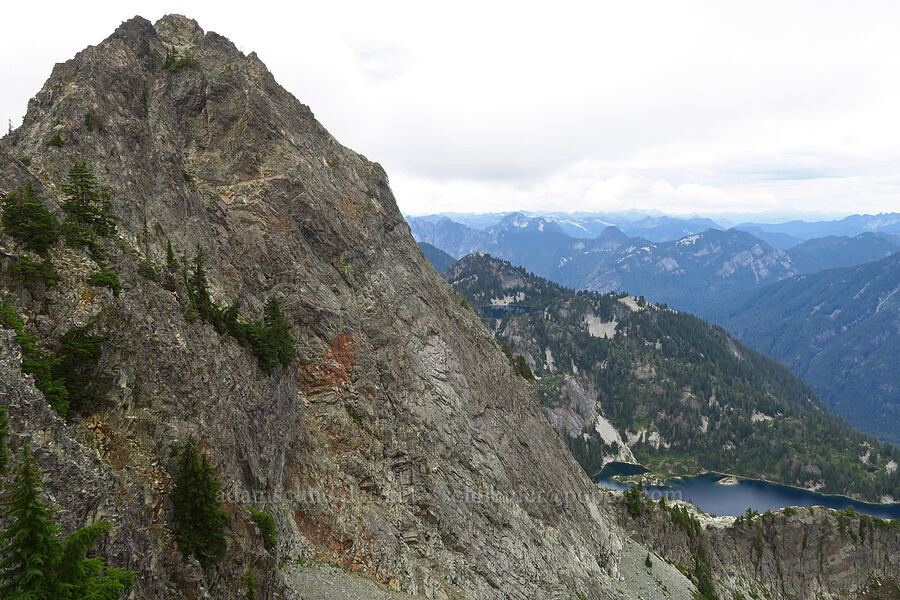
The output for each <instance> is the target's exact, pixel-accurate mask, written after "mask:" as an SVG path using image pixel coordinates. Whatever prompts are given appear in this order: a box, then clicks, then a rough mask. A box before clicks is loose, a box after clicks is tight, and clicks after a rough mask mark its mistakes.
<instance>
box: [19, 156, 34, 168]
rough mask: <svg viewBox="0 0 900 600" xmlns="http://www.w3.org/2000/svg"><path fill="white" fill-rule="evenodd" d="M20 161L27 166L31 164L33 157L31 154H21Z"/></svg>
mask: <svg viewBox="0 0 900 600" xmlns="http://www.w3.org/2000/svg"><path fill="white" fill-rule="evenodd" d="M19 162H20V163H22V164H23V165H25V166H26V167H30V166H31V157H30V156H20V157H19Z"/></svg>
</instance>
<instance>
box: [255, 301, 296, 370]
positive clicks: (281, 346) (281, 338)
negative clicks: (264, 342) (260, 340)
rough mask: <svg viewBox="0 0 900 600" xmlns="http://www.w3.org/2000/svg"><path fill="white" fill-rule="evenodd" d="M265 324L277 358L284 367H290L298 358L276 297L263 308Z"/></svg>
mask: <svg viewBox="0 0 900 600" xmlns="http://www.w3.org/2000/svg"><path fill="white" fill-rule="evenodd" d="M263 323H264V324H265V326H266V330H267V333H268V337H269V341H270V343H271V345H272V347H273V349H274V353H275V357H276V358H277V360H278V362H279V363H281V365H282V366H285V367H286V366H288V365H289V364H291V361H293V360H294V357H295V356H296V352H295V350H294V338H293V337H292V336H291V330H290V328H289V327H288V322H287V319H285V318H284V313H283V312H281V305H280V304H279V303H278V299H277V298H275V297H274V296H272V297H271V298H269V299H268V300H267V301H266V305H265V306H264V307H263Z"/></svg>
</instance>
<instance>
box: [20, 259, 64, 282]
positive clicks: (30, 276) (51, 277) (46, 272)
mask: <svg viewBox="0 0 900 600" xmlns="http://www.w3.org/2000/svg"><path fill="white" fill-rule="evenodd" d="M9 274H10V275H11V276H12V278H13V280H14V281H21V282H22V283H23V284H25V285H26V286H29V287H30V286H32V285H34V284H35V283H38V282H43V284H44V285H47V286H50V285H53V284H55V283H56V282H57V281H59V275H57V274H56V271H54V270H53V264H52V263H51V262H50V259H48V258H45V259H44V260H42V261H41V262H37V261H34V260H31V259H29V258H27V257H25V256H20V257H19V258H18V262H16V263H15V264H13V265H10V267H9Z"/></svg>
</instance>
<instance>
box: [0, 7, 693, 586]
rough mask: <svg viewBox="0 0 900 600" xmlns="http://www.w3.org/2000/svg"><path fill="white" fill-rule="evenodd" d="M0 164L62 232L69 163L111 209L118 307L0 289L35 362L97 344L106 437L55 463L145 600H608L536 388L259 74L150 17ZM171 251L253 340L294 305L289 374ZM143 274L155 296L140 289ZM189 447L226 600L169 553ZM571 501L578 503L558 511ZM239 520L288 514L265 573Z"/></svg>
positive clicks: (365, 169)
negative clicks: (237, 313)
mask: <svg viewBox="0 0 900 600" xmlns="http://www.w3.org/2000/svg"><path fill="white" fill-rule="evenodd" d="M57 136H58V141H59V143H55V144H49V143H48V142H50V141H51V140H53V139H54V138H55V137H57ZM0 150H2V153H3V154H5V157H4V159H3V160H2V161H0V166H2V165H4V164H5V165H7V166H9V168H6V167H2V168H0V190H2V191H8V190H11V189H13V188H14V187H16V186H19V185H22V183H23V182H24V181H25V180H26V179H28V178H33V179H34V180H36V181H40V182H42V184H43V189H44V190H45V192H46V198H45V199H46V202H47V203H48V204H49V205H50V206H51V208H52V209H53V210H56V211H58V209H59V206H58V204H59V200H60V196H59V191H60V189H61V185H62V183H63V182H64V181H65V177H66V173H67V171H68V170H69V169H70V168H71V166H72V164H73V163H74V162H75V161H81V160H83V161H86V163H87V164H88V166H89V167H90V168H91V169H92V170H93V172H94V173H95V175H96V177H97V180H98V182H99V184H100V185H101V186H103V187H106V188H108V190H109V194H110V200H111V202H112V209H113V210H112V212H113V214H114V215H115V218H116V221H117V225H118V235H117V237H116V238H115V239H114V240H113V241H112V242H111V243H109V244H108V249H107V252H108V261H107V262H108V266H109V267H110V268H111V269H114V270H115V271H116V272H117V273H118V274H119V278H120V279H121V281H122V282H123V283H122V291H121V294H120V296H119V297H118V298H114V297H112V296H110V295H107V294H103V293H97V292H96V291H95V290H96V288H93V287H91V286H89V285H88V283H87V280H88V278H89V275H90V274H91V272H92V271H93V270H96V268H97V267H96V265H94V264H93V263H92V262H91V261H90V259H89V258H87V257H86V255H84V253H79V252H76V251H75V250H71V249H68V248H63V247H60V248H59V249H57V250H54V252H55V253H56V254H55V255H54V262H55V264H57V265H58V268H59V270H60V274H61V276H62V280H61V282H60V283H59V284H58V286H57V287H55V288H54V290H50V291H49V292H47V293H46V294H45V295H44V296H43V297H41V296H39V295H37V294H32V293H30V292H29V291H27V290H24V288H22V287H21V286H19V287H16V284H14V283H13V282H11V281H9V280H8V278H6V276H5V275H4V276H3V277H4V279H3V280H2V281H3V285H4V287H5V289H8V290H12V291H11V292H10V297H11V298H12V299H13V304H14V307H15V309H16V310H17V311H18V312H19V313H20V314H22V315H23V316H25V317H26V318H27V320H28V321H29V324H30V325H29V326H31V327H33V328H34V330H35V333H36V334H38V335H39V337H40V338H41V340H42V341H43V343H46V344H53V343H55V340H57V339H58V338H59V336H60V335H61V333H62V332H64V331H66V329H67V328H69V327H72V326H73V325H83V324H90V325H91V327H92V328H93V330H95V331H97V332H98V333H102V334H103V335H105V336H106V339H107V341H106V342H105V345H104V348H105V349H106V350H104V354H103V358H102V361H101V365H100V372H101V373H100V379H101V382H102V385H101V387H102V389H103V393H104V396H105V398H106V401H105V403H104V405H103V410H102V411H101V412H100V413H99V414H97V415H93V416H90V417H86V418H88V419H89V422H90V423H92V425H91V427H92V429H88V430H87V431H85V426H84V424H82V423H80V422H77V421H76V422H70V423H69V424H68V425H63V424H62V423H61V422H60V423H57V424H56V425H54V426H53V427H55V428H56V430H57V431H58V433H57V435H59V436H62V437H64V438H66V439H73V440H75V439H77V440H82V441H79V442H73V443H79V444H87V445H96V447H98V448H99V449H100V450H99V452H100V456H101V458H102V461H101V462H100V463H99V464H96V465H84V464H80V463H75V462H73V461H74V458H71V457H67V456H65V455H60V454H58V453H54V452H51V451H50V450H43V451H41V452H42V453H41V460H42V461H43V465H44V468H45V469H46V470H47V472H48V477H49V479H50V481H49V482H48V485H49V487H50V489H52V490H53V492H54V494H56V495H58V497H59V498H61V499H62V501H63V502H65V503H66V504H67V506H70V507H71V508H72V510H71V511H70V512H69V513H67V515H68V517H67V518H68V519H69V522H68V524H69V525H75V524H79V521H80V519H81V518H83V517H82V516H83V515H103V516H106V517H107V518H108V520H110V522H112V523H114V525H115V526H116V527H117V531H122V532H135V534H134V535H128V534H124V535H118V536H117V537H116V538H115V540H114V541H113V542H112V546H111V554H112V555H113V556H114V557H117V558H118V560H119V564H122V566H125V567H130V568H135V569H137V570H139V571H141V572H143V573H146V575H145V576H142V577H139V578H138V581H137V584H136V588H135V589H136V595H137V597H140V598H151V597H152V598H156V597H172V598H178V597H192V598H193V597H204V596H203V594H204V593H205V592H201V590H203V589H209V590H210V593H212V594H213V595H214V596H215V597H217V598H237V597H238V596H239V595H240V596H242V594H243V591H242V588H241V586H240V584H239V578H240V577H241V576H243V575H244V574H246V569H247V567H248V565H253V566H254V568H256V569H257V573H258V576H259V577H260V578H261V580H262V583H261V585H262V589H263V590H264V593H265V594H270V595H272V597H298V595H299V594H300V593H301V591H302V589H301V588H302V586H301V584H299V583H298V579H297V578H298V577H300V575H298V574H297V573H295V572H294V571H291V570H290V569H288V570H285V571H279V570H278V569H277V568H276V563H277V561H276V556H277V560H278V561H280V560H281V559H282V558H284V557H286V556H291V557H296V556H298V555H301V556H304V557H305V558H306V559H308V560H310V559H311V560H317V561H321V562H330V563H338V564H341V565H344V566H346V567H349V568H351V569H353V570H356V571H360V572H362V573H364V574H366V575H367V576H368V577H370V578H372V579H374V580H376V581H381V582H384V583H385V584H388V585H390V586H391V587H394V588H396V589H402V590H404V591H407V592H410V593H419V594H427V595H428V596H429V597H437V598H461V597H466V598H498V597H509V598H530V597H538V596H551V595H553V594H559V593H563V591H564V590H575V591H577V593H580V594H582V595H583V596H584V597H586V598H605V597H609V593H608V592H607V591H606V590H607V589H608V587H609V586H608V585H607V584H604V583H603V582H604V581H605V582H611V581H612V578H613V577H614V576H615V574H616V572H617V559H616V556H617V555H618V551H619V548H620V547H621V541H620V538H619V537H618V535H617V534H616V533H615V530H614V528H613V527H612V526H611V525H610V524H609V523H608V521H607V520H606V519H605V518H604V517H603V516H602V515H601V514H600V513H599V512H598V510H597V506H599V496H598V494H599V492H598V491H597V490H596V489H595V488H594V486H593V485H592V483H591V482H590V480H588V479H587V478H586V477H585V476H584V475H583V473H582V472H581V471H580V469H579V467H578V465H577V464H576V463H575V462H574V460H573V459H572V458H571V456H570V455H568V453H567V452H566V451H565V448H564V447H563V445H562V444H561V443H560V441H559V440H558V439H557V438H556V436H555V434H554V433H553V432H552V430H551V429H550V427H549V425H548V424H547V422H546V421H545V420H544V419H543V417H542V416H541V414H540V412H539V409H538V408H537V404H536V402H535V398H534V390H533V389H532V388H531V387H530V386H528V385H527V384H525V383H524V382H523V381H521V380H520V379H517V378H516V377H515V375H514V374H513V373H512V371H511V369H510V368H509V366H508V363H507V362H506V359H505V357H504V356H503V354H502V353H501V352H500V351H499V349H498V348H497V346H496V344H495V343H494V341H493V340H492V339H491V338H490V336H489V335H488V333H487V332H486V330H485V329H484V328H483V327H482V326H481V324H480V322H478V320H477V318H476V317H475V315H474V314H472V313H471V311H470V310H469V309H468V308H466V307H465V306H463V305H461V304H460V303H459V301H458V300H457V299H456V297H455V296H454V295H453V294H452V292H451V290H450V289H449V288H448V287H447V286H446V284H445V283H444V282H443V281H442V280H441V279H440V278H439V277H438V276H437V274H436V273H435V272H434V270H433V269H432V268H431V267H430V266H429V265H428V263H427V261H426V260H425V258H424V257H423V256H422V254H421V252H420V251H419V249H418V247H417V246H416V244H415V242H414V240H413V239H412V237H411V235H410V232H409V228H408V226H407V225H406V223H405V222H404V220H403V217H402V215H401V214H400V212H399V210H398V209H397V206H396V202H395V201H394V198H393V195H392V193H391V190H390V188H389V187H388V182H387V177H386V175H385V173H384V171H383V170H382V169H381V167H380V166H378V165H377V164H375V163H372V162H369V161H368V160H366V159H365V158H364V157H362V156H360V155H359V154H356V153H355V152H352V151H350V150H348V149H347V148H345V147H343V146H342V145H340V144H339V143H338V142H337V141H335V140H334V138H333V137H332V136H331V135H330V134H329V133H328V132H327V131H326V130H325V129H324V128H323V127H322V126H321V125H320V124H319V123H318V122H317V121H316V120H315V118H314V117H313V115H312V113H311V112H310V110H309V109H308V108H307V107H306V106H304V105H303V104H301V103H300V102H299V101H298V100H297V99H296V98H294V97H293V96H291V95H290V94H289V93H288V92H287V91H285V90H284V88H282V87H281V86H280V85H278V84H277V83H276V82H275V79H274V78H273V77H272V75H271V74H270V73H269V72H268V70H267V69H266V67H265V65H263V64H262V63H261V62H260V61H259V60H258V59H257V58H256V56H255V55H253V54H251V55H249V56H245V55H243V54H242V53H240V52H239V51H238V50H237V49H236V48H235V47H234V45H233V44H231V43H230V42H228V41H227V40H226V39H225V38H223V37H221V36H219V35H216V34H213V33H205V34H204V33H203V30H202V29H201V28H200V27H199V26H198V25H197V24H196V23H195V22H194V21H191V20H189V19H186V18H184V17H180V16H171V15H170V16H167V17H164V18H163V19H161V20H160V21H159V22H157V23H156V24H154V25H152V26H151V25H150V24H149V23H148V22H147V21H146V20H144V19H142V18H139V17H136V18H134V19H131V20H129V21H128V22H126V23H124V24H123V25H122V26H120V27H119V28H118V29H117V30H116V32H115V33H114V34H113V35H111V36H110V37H108V38H107V39H106V40H104V41H103V42H101V43H100V44H98V45H97V46H92V47H89V48H87V49H85V50H84V51H82V52H80V53H79V54H78V55H76V56H75V57H74V58H72V59H71V60H69V61H67V62H65V63H62V64H60V65H57V66H56V67H55V68H54V70H53V73H52V74H51V76H50V78H49V79H48V81H47V83H46V84H45V85H44V86H43V88H42V89H41V90H40V91H39V92H38V94H37V95H36V97H35V98H34V100H33V101H32V102H30V104H29V107H28V111H27V115H26V117H25V119H24V122H23V125H22V126H21V127H20V128H19V129H17V130H15V131H14V132H13V133H12V134H11V135H9V136H7V137H6V138H4V139H3V140H2V142H0ZM10 157H28V161H27V162H28V167H27V169H26V168H25V167H24V163H20V164H14V161H13V160H12V159H11V158H10ZM7 241H8V240H5V238H4V244H6V242H7ZM169 243H171V245H172V247H173V248H174V250H175V254H176V258H177V259H178V260H179V261H180V262H181V263H182V264H186V263H188V262H189V261H190V260H191V258H192V257H193V256H194V254H195V252H196V248H197V247H202V248H203V249H204V251H205V254H206V256H207V259H208V260H207V272H208V276H209V286H210V291H211V293H212V296H213V299H214V300H215V301H216V302H218V303H219V304H220V305H222V306H227V305H228V304H230V303H231V302H233V301H237V302H239V303H240V307H241V309H240V310H241V311H242V313H243V314H245V315H247V317H248V318H257V317H258V316H259V314H260V312H261V307H262V304H263V302H264V301H265V300H266V298H268V297H271V296H275V297H277V298H280V299H281V303H282V307H283V309H284V312H285V315H286V317H287V320H288V321H289V323H290V325H291V331H292V335H293V337H294V338H295V340H296V344H297V355H298V360H297V363H296V364H295V365H292V366H291V367H290V368H287V369H282V368H279V369H278V370H276V372H275V373H274V374H272V375H266V374H264V373H262V372H261V371H259V369H258V367H257V366H256V360H255V359H254V358H253V356H252V355H250V354H249V353H248V352H247V351H246V349H244V348H242V347H241V346H240V345H238V344H236V343H234V342H233V341H232V340H231V339H230V338H229V337H227V336H220V335H219V334H217V333H216V331H215V330H214V329H213V328H212V327H211V326H210V325H208V324H206V323H202V322H196V321H194V322H191V321H189V320H186V319H185V317H184V306H185V303H186V302H187V301H188V298H187V296H186V291H185V287H184V285H183V283H182V282H181V278H180V276H179V274H178V273H177V271H176V272H168V271H167V270H166V267H165V265H166V256H165V254H166V247H167V244H169ZM3 249H4V250H5V251H6V252H7V253H8V255H11V251H12V245H11V242H10V244H8V245H4V247H3ZM145 262H149V263H150V264H151V265H154V266H155V267H156V268H157V269H158V270H160V271H162V273H163V276H162V277H161V278H160V282H159V283H156V282H154V281H152V280H147V279H145V278H144V277H142V276H141V275H140V274H139V268H140V267H141V265H142V263H145ZM5 293H6V292H5ZM10 360H14V359H10ZM23 385H25V384H23V383H22V382H21V381H18V380H16V382H14V385H13V389H16V390H18V389H19V388H20V387H21V386H23ZM32 397H33V394H32V395H29V394H28V393H25V392H24V391H23V392H22V393H21V398H23V400H21V402H23V403H24V402H26V399H28V398H32ZM29 406H31V409H30V412H25V411H21V410H16V409H11V410H10V414H11V419H12V421H13V429H14V430H15V431H18V432H24V433H23V434H22V435H24V436H26V437H29V436H31V437H32V439H33V440H34V445H35V446H38V447H39V446H41V444H40V441H39V440H40V439H41V437H40V435H41V434H40V431H42V430H43V429H44V428H45V423H46V422H47V420H46V418H45V417H46V415H45V417H41V419H38V417H37V416H35V415H38V414H44V413H46V411H49V409H48V408H47V407H35V406H32V405H31V404H29ZM39 409H40V410H39ZM41 410H43V411H44V413H41ZM47 418H49V417H47ZM190 435H193V436H194V437H195V438H196V439H198V440H199V442H200V443H201V444H202V446H203V447H205V448H208V449H209V451H210V453H211V455H212V456H213V457H214V462H215V467H216V469H217V472H218V473H219V474H220V477H221V479H222V480H223V482H224V490H225V492H226V497H227V498H228V501H227V502H226V510H227V511H228V512H229V513H230V514H231V515H232V521H231V525H230V526H229V550H228V552H227V553H226V555H225V557H224V558H223V560H222V562H221V564H220V565H219V570H218V572H217V575H216V578H214V579H210V578H208V576H207V575H204V574H203V573H202V572H201V571H200V570H199V567H198V566H197V565H196V564H193V563H186V564H182V562H181V559H180V557H179V556H178V555H177V554H176V553H175V552H174V551H173V549H174V548H175V546H174V545H173V541H172V533H171V523H172V516H171V505H170V504H168V503H167V502H168V493H169V490H170V489H171V475H172V473H173V472H174V462H173V461H174V458H173V451H172V448H173V447H175V446H176V445H177V444H180V443H183V442H184V441H185V440H186V439H187V437H188V436H190ZM85 436H86V437H85ZM62 473H69V475H66V478H67V480H68V481H69V483H68V484H64V483H63V482H64V478H63V476H62ZM72 473H75V475H72ZM73 481H74V482H77V483H75V484H74V487H72V486H73V484H72V482H73ZM111 482H114V483H111ZM110 486H112V487H110ZM73 489H79V490H80V489H85V490H93V491H92V492H90V493H88V494H87V495H86V496H81V495H79V496H77V497H74V496H73ZM115 490H119V491H115ZM559 492H564V493H565V494H567V496H566V497H567V498H570V499H571V501H567V502H563V503H562V504H554V503H553V502H551V501H552V499H553V498H554V497H558V496H557V494H558V493H559ZM116 497H124V498H126V499H127V500H126V501H124V502H123V503H120V504H117V503H116V501H115V500H114V498H116ZM248 499H250V500H248ZM248 507H253V508H263V509H265V510H267V511H269V512H270V513H271V514H272V515H273V517H274V518H275V522H276V525H277V529H278V531H279V539H280V540H281V541H280V542H279V547H278V551H277V553H275V554H271V553H269V552H267V551H266V550H265V549H264V548H263V547H262V546H261V545H260V543H259V541H258V538H257V537H256V534H255V533H254V532H255V529H254V527H255V526H254V525H253V521H252V519H251V518H250V514H249V513H248V510H249V508H248ZM151 531H153V532H154V533H153V535H149V534H148V533H146V532H151ZM139 532H143V533H140V535H138V533H139ZM573 565H579V566H578V569H577V571H575V572H570V573H567V574H566V575H565V577H560V575H558V573H560V572H562V571H563V570H566V569H571V568H572V566H573ZM686 585H687V584H686V583H684V582H682V584H681V587H685V586H686ZM298 586H300V587H298ZM676 587H677V586H676Z"/></svg>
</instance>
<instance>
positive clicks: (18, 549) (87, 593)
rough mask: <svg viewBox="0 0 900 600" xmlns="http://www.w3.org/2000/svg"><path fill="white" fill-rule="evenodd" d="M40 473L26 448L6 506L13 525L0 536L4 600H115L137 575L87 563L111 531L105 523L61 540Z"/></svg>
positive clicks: (100, 562) (101, 563)
mask: <svg viewBox="0 0 900 600" xmlns="http://www.w3.org/2000/svg"><path fill="white" fill-rule="evenodd" d="M42 486H43V482H42V480H41V473H40V470H39V469H38V467H37V463H36V461H35V459H34V457H33V456H32V455H31V453H30V452H29V450H28V445H27V444H26V445H24V446H23V447H22V454H21V457H20V460H19V465H18V467H17V469H16V473H15V476H14V477H13V480H12V483H11V485H10V486H9V488H8V489H7V491H6V494H5V496H4V498H3V501H2V506H3V509H4V512H6V513H7V514H8V515H9V516H10V517H11V519H12V522H11V523H10V525H9V526H8V527H7V528H6V529H5V530H4V531H3V532H2V533H0V543H2V544H3V546H2V548H0V555H2V557H3V558H2V560H0V598H16V599H20V598H21V599H25V598H27V599H34V600H76V599H77V600H81V599H83V598H91V599H92V600H117V599H119V598H121V597H122V592H124V591H127V590H128V589H129V588H130V587H131V584H132V580H133V579H134V572H132V571H123V570H122V569H118V568H106V567H105V564H104V562H105V561H104V559H103V558H102V557H94V558H85V553H86V552H87V551H88V550H90V549H91V548H92V547H93V546H94V544H95V543H96V541H97V539H98V538H99V537H100V536H101V535H102V534H103V533H105V532H106V531H108V530H109V525H108V524H107V523H106V522H105V521H100V522H98V523H96V524H94V525H90V526H88V527H83V528H81V529H79V530H77V531H75V532H73V533H71V534H70V535H68V536H66V537H64V538H60V537H58V536H57V534H58V532H59V526H58V525H57V523H56V518H55V516H54V513H55V511H54V510H53V509H52V508H49V507H47V506H46V505H45V504H44V503H43V502H42V501H41V498H40V490H41V487H42Z"/></svg>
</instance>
